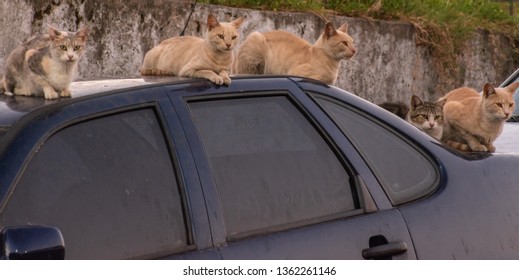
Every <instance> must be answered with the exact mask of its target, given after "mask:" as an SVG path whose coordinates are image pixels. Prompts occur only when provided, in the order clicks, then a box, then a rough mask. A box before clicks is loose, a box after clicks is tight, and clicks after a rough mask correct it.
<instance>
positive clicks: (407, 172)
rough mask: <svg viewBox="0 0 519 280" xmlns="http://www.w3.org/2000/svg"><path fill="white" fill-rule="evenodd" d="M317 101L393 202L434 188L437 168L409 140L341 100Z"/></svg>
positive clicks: (402, 200) (421, 194)
mask: <svg viewBox="0 0 519 280" xmlns="http://www.w3.org/2000/svg"><path fill="white" fill-rule="evenodd" d="M317 101H318V102H319V104H320V105H321V106H322V107H323V108H324V110H325V111H326V112H327V113H328V114H329V115H330V116H331V118H332V119H333V120H334V121H335V122H336V123H337V125H338V126H339V128H340V129H341V130H342V132H343V133H344V134H345V135H346V136H347V137H348V138H349V139H350V141H351V142H352V143H353V145H355V146H356V148H357V150H358V152H359V153H360V154H361V155H362V157H363V158H364V160H365V161H366V162H367V163H368V165H369V166H370V168H371V170H372V171H373V173H374V174H375V176H376V177H377V178H378V180H379V182H380V184H381V185H382V187H383V188H384V189H385V191H386V193H387V194H388V195H389V197H390V199H391V200H392V202H393V204H395V205H398V204H402V203H405V202H409V201H411V200H414V199H417V198H419V197H422V196H424V195H426V194H428V193H430V192H432V191H433V190H434V189H435V188H436V186H437V185H438V182H439V177H440V176H439V171H438V169H437V168H436V167H435V165H434V164H433V163H432V161H431V160H430V159H429V157H428V156H426V155H425V154H423V153H421V152H420V151H419V150H418V149H416V148H415V147H414V146H413V145H411V144H410V143H409V142H407V141H404V140H403V139H402V138H400V137H399V136H397V135H396V134H394V133H392V132H391V130H389V129H387V128H385V127H383V126H382V125H380V124H379V123H377V122H375V121H372V120H370V119H368V118H366V117H364V116H362V115H361V114H359V113H357V112H354V111H353V110H351V109H349V108H347V107H346V106H345V105H343V104H340V103H338V102H335V101H330V100H327V99H322V98H317Z"/></svg>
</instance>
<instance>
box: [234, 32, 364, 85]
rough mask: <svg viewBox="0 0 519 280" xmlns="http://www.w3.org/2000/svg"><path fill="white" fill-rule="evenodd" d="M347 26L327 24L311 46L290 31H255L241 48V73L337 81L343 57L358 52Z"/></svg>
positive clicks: (239, 60) (239, 54)
mask: <svg viewBox="0 0 519 280" xmlns="http://www.w3.org/2000/svg"><path fill="white" fill-rule="evenodd" d="M347 28H348V27H347V25H346V24H344V25H342V26H341V27H340V28H339V29H337V30H336V29H335V27H334V26H333V24H331V23H327V24H326V27H325V29H324V32H323V34H321V36H320V37H319V39H317V41H316V42H315V44H313V45H311V44H309V43H308V42H307V41H305V40H303V39H301V38H299V37H297V36H295V35H293V34H291V33H289V32H286V31H281V30H275V31H269V32H265V33H259V32H253V33H251V34H250V35H249V36H247V38H246V39H245V40H244V41H243V43H242V44H241V46H240V49H239V51H238V56H237V60H236V62H235V65H234V66H235V70H236V72H237V73H238V74H280V75H296V76H303V77H309V78H313V79H317V80H320V81H323V82H325V83H327V84H333V83H335V80H336V79H337V75H338V73H339V67H340V63H341V60H343V59H349V58H351V57H352V56H353V55H354V54H355V52H356V51H357V50H356V49H355V46H354V45H353V39H352V38H351V37H350V36H349V35H348V34H347Z"/></svg>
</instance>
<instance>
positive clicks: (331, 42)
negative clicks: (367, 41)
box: [321, 22, 357, 60]
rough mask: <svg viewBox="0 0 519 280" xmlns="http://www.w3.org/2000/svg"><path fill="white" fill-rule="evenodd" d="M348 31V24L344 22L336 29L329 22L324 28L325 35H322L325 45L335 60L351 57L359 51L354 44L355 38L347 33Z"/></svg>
mask: <svg viewBox="0 0 519 280" xmlns="http://www.w3.org/2000/svg"><path fill="white" fill-rule="evenodd" d="M347 31H348V25H347V24H343V25H342V26H341V27H339V29H337V30H336V29H335V27H333V25H332V24H331V23H330V22H328V23H327V24H326V26H325V28H324V32H323V35H322V36H321V37H322V38H323V41H324V42H323V45H324V46H325V48H326V49H327V50H328V52H329V54H330V56H331V57H333V58H334V59H335V60H341V59H349V58H351V57H352V56H353V55H355V53H356V52H357V50H356V49H355V45H354V44H353V38H351V37H350V36H349V35H348V34H347Z"/></svg>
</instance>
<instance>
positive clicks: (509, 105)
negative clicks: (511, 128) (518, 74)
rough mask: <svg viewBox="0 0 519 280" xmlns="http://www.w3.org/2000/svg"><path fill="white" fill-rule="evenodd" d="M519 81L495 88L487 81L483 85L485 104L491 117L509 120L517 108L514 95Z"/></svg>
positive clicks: (486, 110)
mask: <svg viewBox="0 0 519 280" xmlns="http://www.w3.org/2000/svg"><path fill="white" fill-rule="evenodd" d="M517 87H519V83H513V84H511V85H510V86H508V87H505V88H494V87H493V86H492V85H491V84H489V83H486V84H485V85H484V86H483V106H484V108H485V112H486V114H487V116H489V117H490V118H491V119H497V120H507V119H509V118H510V117H511V116H512V112H513V111H514V109H515V102H514V98H513V95H514V93H515V90H516V89H517Z"/></svg>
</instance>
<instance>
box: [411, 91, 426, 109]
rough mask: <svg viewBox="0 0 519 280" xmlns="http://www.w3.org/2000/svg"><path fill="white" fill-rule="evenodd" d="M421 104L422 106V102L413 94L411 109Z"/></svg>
mask: <svg viewBox="0 0 519 280" xmlns="http://www.w3.org/2000/svg"><path fill="white" fill-rule="evenodd" d="M422 104H423V101H422V99H420V97H418V96H416V95H414V94H413V96H411V108H412V109H414V108H416V107H418V106H420V105H422Z"/></svg>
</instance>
